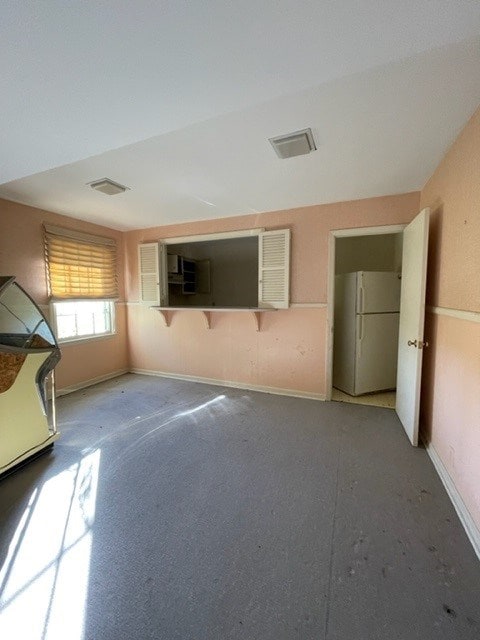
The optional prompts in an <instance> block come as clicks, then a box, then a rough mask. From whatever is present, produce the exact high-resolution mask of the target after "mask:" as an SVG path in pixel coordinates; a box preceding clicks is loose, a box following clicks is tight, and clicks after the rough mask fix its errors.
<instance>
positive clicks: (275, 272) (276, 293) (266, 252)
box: [258, 229, 290, 309]
mask: <svg viewBox="0 0 480 640" xmlns="http://www.w3.org/2000/svg"><path fill="white" fill-rule="evenodd" d="M258 242H259V246H258V306H259V307H264V308H273V309H287V308H288V305H289V283H290V229H280V230H278V231H264V232H263V233H260V234H259V236H258Z"/></svg>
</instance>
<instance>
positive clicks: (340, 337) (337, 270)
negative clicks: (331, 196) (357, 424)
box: [327, 225, 404, 409]
mask: <svg viewBox="0 0 480 640" xmlns="http://www.w3.org/2000/svg"><path fill="white" fill-rule="evenodd" d="M403 228H404V227H403V226H400V225H398V226H391V227H375V228H368V229H348V230H341V231H334V232H332V234H331V238H330V256H329V257H330V264H329V267H330V269H329V304H328V307H329V327H330V331H329V343H330V344H329V345H328V349H327V354H328V362H327V374H329V375H327V378H329V380H327V385H328V386H327V397H329V399H331V400H334V401H339V402H351V403H356V404H370V405H374V406H382V407H388V408H392V409H393V408H395V403H396V393H395V390H396V374H397V352H398V331H399V318H400V313H399V312H400V288H401V272H402V244H403Z"/></svg>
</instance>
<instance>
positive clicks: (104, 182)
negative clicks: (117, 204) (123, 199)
mask: <svg viewBox="0 0 480 640" xmlns="http://www.w3.org/2000/svg"><path fill="white" fill-rule="evenodd" d="M88 184H89V185H90V186H91V187H92V189H95V191H101V192H102V193H106V194H107V196H114V195H116V194H117V193H124V192H125V191H128V190H129V189H128V187H124V186H123V184H119V183H118V182H114V181H113V180H110V178H102V179H101V180H94V182H89V183H88Z"/></svg>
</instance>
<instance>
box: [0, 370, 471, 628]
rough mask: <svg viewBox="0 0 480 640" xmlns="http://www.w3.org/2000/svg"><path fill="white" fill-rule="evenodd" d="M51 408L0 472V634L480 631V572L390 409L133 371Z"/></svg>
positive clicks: (419, 453) (422, 455)
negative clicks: (22, 456) (48, 436)
mask: <svg viewBox="0 0 480 640" xmlns="http://www.w3.org/2000/svg"><path fill="white" fill-rule="evenodd" d="M58 405H59V407H58V409H59V425H60V429H61V431H62V436H61V439H60V440H59V441H58V442H57V443H56V445H55V448H54V450H53V451H52V452H51V453H49V454H47V455H45V456H43V457H41V458H39V459H37V460H35V461H34V462H32V463H31V464H29V465H28V466H26V467H25V468H23V469H21V470H19V471H18V472H16V473H15V474H12V475H11V476H9V477H6V478H4V479H3V480H2V481H1V482H0V513H1V514H2V517H1V522H0V559H1V566H2V568H1V570H0V607H1V615H0V637H2V638H7V637H8V638H13V637H15V638H22V639H23V638H26V639H27V638H28V640H37V638H38V640H50V639H53V638H62V640H64V639H65V638H68V640H147V639H164V638H165V639H166V640H176V639H178V640H217V639H218V640H226V639H237V638H238V639H245V640H291V639H294V638H299V639H302V640H310V639H311V640H313V639H315V640H325V639H329V640H377V639H378V640H385V639H395V640H416V639H419V640H420V639H421V640H430V639H432V640H442V639H445V640H447V639H448V640H451V639H453V638H455V639H456V640H467V639H469V640H470V639H472V640H473V639H474V638H475V639H478V638H479V637H480V605H479V602H480V563H479V562H478V559H477V558H476V556H475V554H474V552H473V549H472V547H471V546H470V544H469V542H468V540H467V538H466V535H465V533H464V531H463V529H462V527H461V525H460V523H459V521H458V518H457V516H456V514H455V511H454V509H453V507H452V505H451V503H450V502H449V499H448V497H447V495H446V493H445V491H444V489H443V487H442V485H441V482H440V480H439V478H438V476H437V475H436V473H435V471H434V469H433V467H432V464H431V462H430V460H429V458H428V456H427V454H426V452H425V451H424V450H423V449H421V448H419V449H414V448H412V447H411V446H410V445H409V443H408V441H407V439H406V437H405V435H404V433H403V431H402V428H401V426H400V424H399V422H398V420H397V418H396V416H395V413H394V412H393V411H391V410H389V409H382V408H376V407H369V406H360V405H349V404H341V403H335V402H332V403H320V402H315V401H310V400H302V399H296V398H287V397H281V396H273V395H268V394H260V393H253V392H248V391H243V390H236V389H223V388H221V387H214V386H207V385H200V384H194V383H188V382H180V381H172V380H166V379H160V378H148V377H144V376H134V375H126V376H123V377H121V378H117V379H115V380H111V381H109V382H106V383H103V384H99V385H97V386H95V387H91V388H89V389H85V390H83V391H79V392H76V393H74V394H71V395H70V396H66V397H64V398H61V399H60V400H59V402H58Z"/></svg>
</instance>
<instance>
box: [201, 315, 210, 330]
mask: <svg viewBox="0 0 480 640" xmlns="http://www.w3.org/2000/svg"><path fill="white" fill-rule="evenodd" d="M202 313H203V318H204V320H205V326H206V327H207V329H211V328H212V316H211V314H210V311H202Z"/></svg>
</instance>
